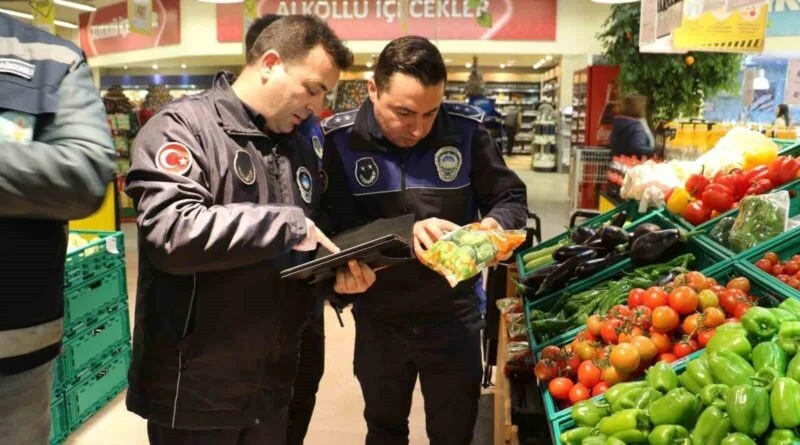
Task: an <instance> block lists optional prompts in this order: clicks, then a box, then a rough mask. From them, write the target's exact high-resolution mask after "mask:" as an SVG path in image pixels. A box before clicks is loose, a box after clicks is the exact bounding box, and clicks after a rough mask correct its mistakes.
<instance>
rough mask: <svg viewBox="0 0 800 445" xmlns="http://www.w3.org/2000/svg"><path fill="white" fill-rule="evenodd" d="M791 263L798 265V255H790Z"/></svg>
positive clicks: (799, 257) (799, 258) (799, 261)
mask: <svg viewBox="0 0 800 445" xmlns="http://www.w3.org/2000/svg"><path fill="white" fill-rule="evenodd" d="M791 261H794V262H795V263H800V255H792V258H791Z"/></svg>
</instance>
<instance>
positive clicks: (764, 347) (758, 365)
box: [753, 341, 800, 376]
mask: <svg viewBox="0 0 800 445" xmlns="http://www.w3.org/2000/svg"><path fill="white" fill-rule="evenodd" d="M799 363H800V362H799ZM786 364H787V358H786V353H785V352H783V349H781V347H780V346H779V345H778V343H777V342H774V341H765V342H761V343H759V344H757V345H756V347H755V348H753V368H755V370H756V371H760V370H761V369H763V368H767V367H769V368H772V369H774V370H776V371H778V374H780V375H781V376H783V375H785V373H786Z"/></svg>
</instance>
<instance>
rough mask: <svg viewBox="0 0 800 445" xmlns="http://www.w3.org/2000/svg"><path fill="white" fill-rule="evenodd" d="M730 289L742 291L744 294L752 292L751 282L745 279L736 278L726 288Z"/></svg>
mask: <svg viewBox="0 0 800 445" xmlns="http://www.w3.org/2000/svg"><path fill="white" fill-rule="evenodd" d="M726 288H728V289H740V290H741V291H742V292H744V293H749V292H750V280H748V279H747V278H745V277H736V278H734V279H732V280H730V281H728V285H727V286H726Z"/></svg>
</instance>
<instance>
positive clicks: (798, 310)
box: [778, 298, 800, 320]
mask: <svg viewBox="0 0 800 445" xmlns="http://www.w3.org/2000/svg"><path fill="white" fill-rule="evenodd" d="M778 308H779V309H783V310H785V311H787V312H789V313H790V314H792V315H794V316H795V318H796V319H798V320H800V301H797V300H795V299H793V298H787V299H785V300H783V302H782V303H781V304H780V305H778Z"/></svg>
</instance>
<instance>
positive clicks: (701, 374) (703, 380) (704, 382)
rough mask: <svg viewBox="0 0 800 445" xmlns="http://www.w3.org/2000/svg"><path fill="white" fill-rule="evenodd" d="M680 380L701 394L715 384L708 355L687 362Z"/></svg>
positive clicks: (691, 389)
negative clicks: (704, 389) (707, 387)
mask: <svg viewBox="0 0 800 445" xmlns="http://www.w3.org/2000/svg"><path fill="white" fill-rule="evenodd" d="M678 380H680V382H681V384H682V385H683V386H684V387H685V388H686V389H688V390H689V392H691V393H692V394H700V391H702V390H703V388H705V387H706V386H708V385H713V384H714V377H712V375H711V369H710V368H709V366H708V360H707V359H706V356H701V357H698V358H696V359H694V360H692V361H690V362H689V363H687V364H686V370H685V371H684V372H683V374H681V375H680V377H678ZM612 389H613V388H612Z"/></svg>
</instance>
